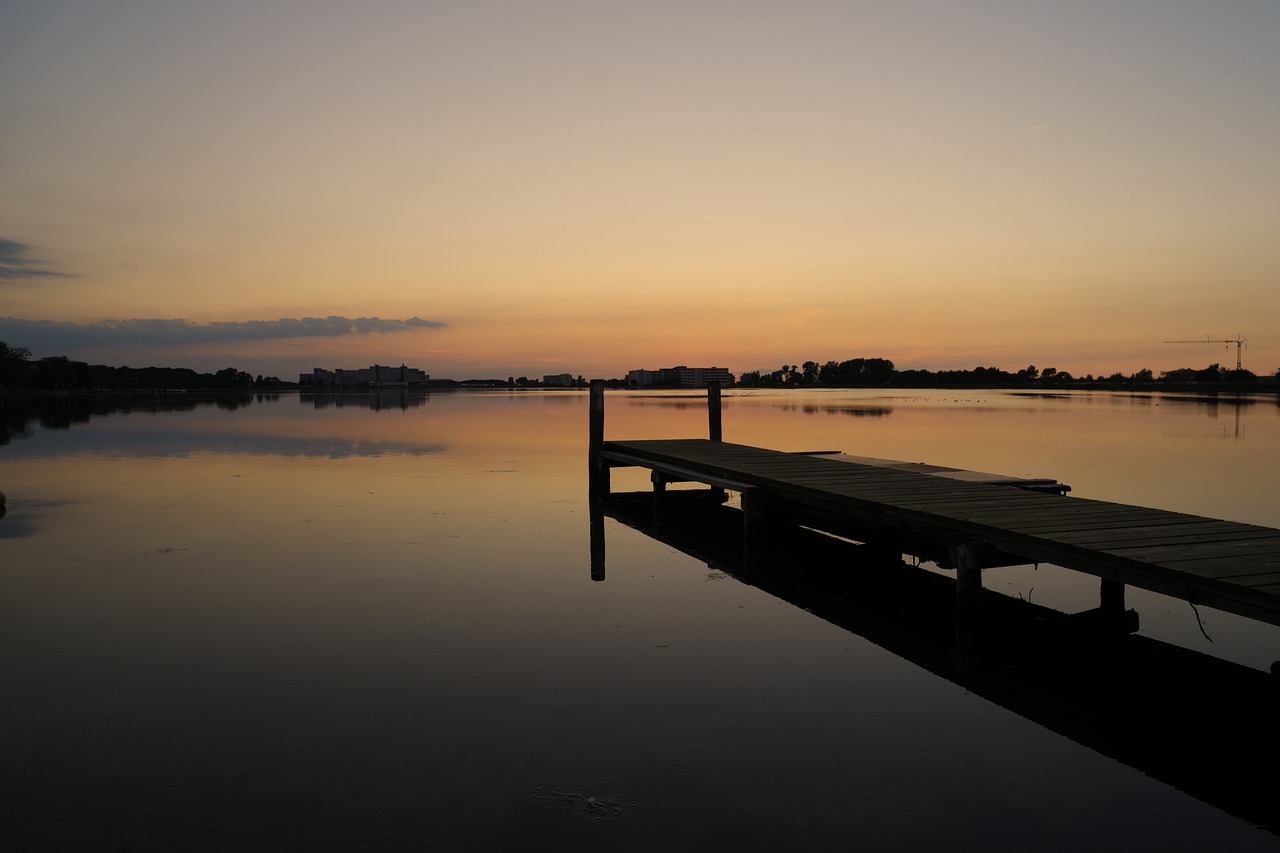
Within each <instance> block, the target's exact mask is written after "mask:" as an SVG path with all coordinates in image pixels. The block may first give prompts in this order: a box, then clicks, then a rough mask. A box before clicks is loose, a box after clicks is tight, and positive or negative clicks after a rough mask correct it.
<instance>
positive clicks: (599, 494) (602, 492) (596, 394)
mask: <svg viewBox="0 0 1280 853" xmlns="http://www.w3.org/2000/svg"><path fill="white" fill-rule="evenodd" d="M589 408H590V414H589V417H588V420H589V427H588V437H587V468H588V474H589V479H588V483H589V487H590V490H591V499H592V500H593V501H596V500H598V501H601V502H603V501H604V499H605V497H607V496H608V494H609V465H608V463H606V462H605V459H604V380H603V379H592V380H591V396H590V402H589Z"/></svg>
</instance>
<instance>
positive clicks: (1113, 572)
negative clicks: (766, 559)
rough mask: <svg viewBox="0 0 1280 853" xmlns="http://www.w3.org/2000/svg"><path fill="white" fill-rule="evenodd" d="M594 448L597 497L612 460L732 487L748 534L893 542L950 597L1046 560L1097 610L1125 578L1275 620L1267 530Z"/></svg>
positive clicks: (733, 456) (869, 474)
mask: <svg viewBox="0 0 1280 853" xmlns="http://www.w3.org/2000/svg"><path fill="white" fill-rule="evenodd" d="M596 454H597V455H596V459H597V460H598V461H597V463H596V464H598V465H600V466H603V469H604V477H603V488H604V491H605V493H606V494H607V491H608V475H607V469H608V468H612V467H621V466H641V467H645V468H648V469H650V470H651V471H652V472H653V482H654V486H655V491H656V492H658V493H661V491H662V490H663V489H664V488H665V484H666V483H667V482H671V481H678V480H687V481H696V482H700V483H703V484H706V485H709V486H712V487H715V488H723V489H731V490H734V491H738V492H740V493H741V494H742V501H743V510H744V516H745V522H746V525H747V530H748V534H750V531H751V529H752V528H753V527H755V528H756V529H760V528H763V527H766V522H768V523H772V522H773V520H775V519H777V518H778V517H786V518H787V519H788V520H790V521H793V522H795V523H799V524H801V525H803V526H807V527H812V528H814V529H818V530H824V531H828V532H833V533H837V534H840V535H845V536H849V537H850V538H854V539H856V540H857V541H862V542H868V543H872V544H884V545H886V546H890V547H894V548H899V547H900V548H901V550H900V551H899V553H910V554H915V555H917V556H924V557H926V558H928V559H936V560H938V561H939V562H940V563H941V564H943V565H944V566H946V565H948V564H949V566H948V567H951V568H955V569H956V570H957V592H958V594H959V595H960V596H961V597H964V596H965V594H966V593H965V590H966V589H969V590H974V589H980V588H981V570H982V569H983V568H987V567H991V566H995V565H1008V564H1010V563H1051V564H1053V565H1056V566H1061V567H1063V568H1067V569H1072V570H1075V571H1079V572H1084V573H1088V574H1090V575H1095V576H1097V577H1099V578H1101V579H1102V581H1103V584H1102V605H1103V608H1104V609H1106V608H1108V607H1109V606H1110V607H1113V608H1114V607H1116V606H1117V605H1119V607H1120V609H1122V608H1123V588H1124V587H1123V585H1133V586H1137V587H1140V588H1143V589H1148V590H1151V591H1153V592H1157V593H1161V594H1165V595H1169V596H1173V597H1176V598H1179V599H1184V600H1187V601H1190V602H1192V603H1194V604H1204V605H1207V606H1210V607H1215V608H1218V609H1220V610H1224V611H1229V612H1232V613H1237V614H1240V615H1242V616H1246V617H1248V618H1252V619H1257V620H1260V621H1266V622H1270V623H1272V624H1278V625H1280V530H1276V529H1273V528H1267V527H1259V526H1255V525H1250V524H1241V523H1237V522H1232V521H1222V520H1218V519H1212V518H1205V517H1202V516H1196V515H1188V514H1185V513H1178V512H1169V511H1166V510H1159V509H1149V508H1146V507H1140V506H1131V505H1127V504H1119V503H1110V502H1107V501H1100V500H1090V499H1085V498H1077V497H1067V496H1065V495H1063V494H1059V493H1056V492H1055V491H1053V490H1048V491H1046V490H1044V489H1029V488H1016V487H1013V486H1016V485H1017V483H1016V481H1015V482H1014V483H1010V484H1001V483H994V482H973V481H968V480H966V479H964V478H956V477H942V476H937V475H936V473H922V472H920V471H913V470H909V469H908V468H904V467H893V466H886V465H883V464H864V463H858V462H854V461H848V460H838V459H833V458H828V457H826V456H823V455H811V454H795V453H786V452H782V451H777V450H768V449H765V448H759V447H749V446H746V445H740V444H732V443H728V442H723V441H718V440H708V439H658V440H640V441H602V442H601V443H600V445H599V448H598V450H597V451H596ZM1032 482H1037V481H1032ZM1038 482H1044V481H1038ZM1048 482H1049V483H1052V482H1053V481H1048Z"/></svg>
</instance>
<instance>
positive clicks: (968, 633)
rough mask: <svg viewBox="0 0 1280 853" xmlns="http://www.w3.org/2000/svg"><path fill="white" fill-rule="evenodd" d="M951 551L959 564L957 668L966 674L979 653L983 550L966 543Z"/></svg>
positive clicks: (951, 554) (956, 565) (954, 561)
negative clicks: (979, 608) (979, 609)
mask: <svg viewBox="0 0 1280 853" xmlns="http://www.w3.org/2000/svg"><path fill="white" fill-rule="evenodd" d="M949 550H950V552H951V553H950V558H951V562H952V564H953V565H955V567H956V669H957V671H958V672H959V673H960V674H961V675H967V674H968V673H969V672H970V671H971V670H972V667H973V665H974V661H975V660H976V658H977V655H978V648H977V646H978V634H979V630H980V622H979V615H978V604H979V602H980V601H981V600H982V563H981V555H980V550H981V549H980V548H979V547H978V546H976V545H971V544H963V545H955V546H952V547H951V548H950V549H949Z"/></svg>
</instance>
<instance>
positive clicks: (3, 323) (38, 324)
mask: <svg viewBox="0 0 1280 853" xmlns="http://www.w3.org/2000/svg"><path fill="white" fill-rule="evenodd" d="M444 325H445V323H442V322H440V321H439V320H424V319H422V318H421V317H409V318H408V319H405V320H391V319H387V320H384V319H382V318H380V317H355V318H351V317H333V316H331V317H298V318H291V317H284V318H281V319H279V320H244V321H240V322H213V323H193V322H191V321H190V320H162V319H132V320H101V321H98V322H96V323H66V322H58V321H53V320H25V319H22V318H19V317H0V340H2V341H7V342H9V343H12V344H14V345H16V346H26V347H30V348H32V349H40V350H47V349H79V348H83V347H101V346H131V345H138V344H142V345H152V346H172V345H178V344H203V343H225V342H228V341H268V340H278V339H285V338H338V337H345V336H348V335H373V334H388V333H391V332H407V331H412V330H414V329H437V328H440V327H442V326H444Z"/></svg>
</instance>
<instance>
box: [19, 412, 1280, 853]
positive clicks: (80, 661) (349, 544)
mask: <svg viewBox="0 0 1280 853" xmlns="http://www.w3.org/2000/svg"><path fill="white" fill-rule="evenodd" d="M24 405H26V404H24ZM32 405H33V404H32ZM87 406H88V404H77V403H76V402H74V401H67V400H62V401H57V402H56V403H55V404H51V406H50V408H49V409H47V410H42V411H36V410H28V409H25V408H21V407H20V405H19V403H17V402H15V401H12V400H0V413H3V415H4V421H3V422H0V430H4V432H0V437H3V438H7V439H8V440H7V443H5V444H3V445H2V446H0V491H3V492H4V493H6V494H7V496H8V513H7V515H6V516H5V517H3V518H0V590H2V593H0V675H2V681H3V691H2V692H0V803H2V804H3V805H0V810H2V811H3V813H4V818H3V820H2V821H0V823H3V824H4V827H5V828H4V831H3V834H4V835H5V836H6V837H7V838H8V839H10V841H9V843H8V845H7V846H8V849H14V850H59V849H65V850H81V849H102V850H108V849H118V850H142V849H155V850H219V851H221V850H240V849H245V850H248V849H262V850H290V849H293V850H316V849H337V850H384V849H386V850H434V849H510V850H525V849H553V848H554V849H584V850H585V849H608V850H655V849H688V850H711V849H717V850H718V849H737V850H784V849H785V850H831V849H864V850H919V849H926V848H928V849H938V848H943V849H985V850H1025V849H1038V850H1079V849H1084V848H1099V847H1101V848H1103V849H1157V848H1165V849H1218V850H1226V849H1231V850H1248V849H1260V850H1261V849H1275V848H1276V847H1277V846H1278V845H1277V840H1278V839H1277V837H1276V835H1274V834H1271V833H1270V832H1268V831H1266V830H1263V829H1260V828H1258V827H1255V826H1253V825H1251V824H1250V823H1249V822H1247V821H1246V820H1243V819H1240V818H1238V817H1234V816H1232V815H1230V814H1228V813H1227V812H1226V811H1223V810H1221V809H1220V808H1218V807H1216V806H1214V805H1210V804H1208V803H1206V802H1203V801H1202V800H1201V799H1197V798H1196V797H1193V796H1190V795H1188V794H1186V793H1183V792H1181V791H1180V790H1178V789H1176V788H1175V787H1172V786H1171V785H1168V784H1166V783H1164V782H1161V781H1157V780H1156V779H1154V778H1152V777H1151V776H1149V775H1147V774H1146V773H1144V772H1143V771H1142V770H1140V769H1136V768H1134V767H1130V766H1127V765H1126V764H1124V763H1121V762H1119V761H1117V760H1115V759H1113V758H1111V757H1108V756H1106V755H1104V754H1101V753H1099V752H1095V751H1094V750H1092V749H1090V748H1087V747H1085V746H1082V745H1080V744H1079V743H1076V742H1075V741H1073V740H1071V739H1069V738H1067V737H1064V736H1062V735H1060V734H1057V733H1056V732H1055V731H1052V730H1050V729H1049V728H1046V727H1045V726H1044V725H1041V724H1040V723H1038V722H1035V721H1033V720H1029V719H1027V718H1024V717H1023V716H1020V715H1019V714H1016V713H1013V712H1012V711H1009V710H1006V709H1005V708H1003V707H1001V706H1000V705H997V704H995V703H993V702H991V701H988V700H987V699H985V698H983V697H982V696H980V695H977V694H976V693H974V692H971V691H969V690H966V689H965V688H964V687H961V686H959V685H957V684H955V683H953V682H951V681H949V680H946V679H944V678H941V677H939V676H938V675H935V674H933V673H931V672H930V671H928V670H926V669H924V668H921V667H919V666H917V665H915V664H913V663H911V662H909V661H907V660H904V659H902V658H900V657H898V656H896V655H894V654H891V653H890V652H888V651H886V650H885V649H883V648H881V647H880V646H878V645H875V644H874V643H872V642H870V641H868V640H866V639H864V638H863V637H862V636H859V635H858V634H856V633H851V632H850V631H848V630H845V629H844V628H841V627H838V626H836V625H834V624H831V623H830V622H828V621H826V620H824V619H823V618H820V617H819V616H817V615H815V614H814V613H811V612H808V611H807V610H805V609H803V608H801V607H797V606H795V605H794V604H791V603H788V602H787V601H784V600H781V599H779V598H775V597H774V596H773V595H770V594H769V593H767V592H764V591H762V590H761V589H759V588H757V587H755V586H751V585H748V584H745V583H741V582H739V581H738V580H735V579H734V578H733V577H731V576H730V575H728V574H726V573H725V572H723V571H719V570H716V569H714V568H713V567H711V566H709V565H708V564H707V563H706V562H704V561H701V560H699V559H695V558H694V557H691V556H688V555H686V554H685V553H682V552H681V551H679V550H676V549H675V548H672V547H670V546H669V545H666V544H663V543H662V542H659V541H657V540H655V539H653V538H650V537H649V536H647V535H645V534H644V533H642V532H640V531H638V530H635V529H633V528H632V527H629V526H626V525H623V524H621V523H619V522H617V521H615V520H613V519H612V518H610V519H606V521H605V526H604V527H605V541H606V543H607V545H606V548H607V579H606V580H605V581H604V582H598V581H593V580H592V577H591V547H590V541H589V530H590V518H589V515H590V514H589V503H588V494H587V481H586V474H587V464H586V449H587V448H586V443H587V401H586V394H585V392H520V393H514V392H512V393H508V392H506V391H499V392H483V393H476V392H452V393H433V394H430V395H416V396H407V397H405V396H401V395H399V394H389V395H382V396H374V397H370V396H349V397H340V398H334V397H319V398H312V397H306V396H303V397H299V396H296V395H282V396H279V397H265V398H264V397H253V398H249V397H245V398H242V399H240V400H238V401H234V402H228V401H221V402H214V401H212V400H207V401H199V402H196V401H188V400H186V398H183V397H169V398H164V399H162V400H159V401H158V402H156V401H152V402H147V403H142V404H139V405H137V406H133V407H129V406H124V405H122V404H119V403H117V402H113V401H108V402H100V403H98V404H96V406H97V410H96V411H90V410H89V409H88V408H87ZM32 418H34V419H32ZM705 434H706V410H705V403H704V401H703V400H701V399H698V398H696V397H682V396H680V395H670V394H668V395H659V394H650V395H641V394H629V393H628V394H624V393H610V394H609V395H608V400H607V415H606V435H607V437H609V438H614V439H623V438H672V437H688V436H703V435H705ZM724 437H725V440H727V441H734V442H740V443H745V444H756V445H761V446H766V447H772V448H776V449H780V450H843V451H845V452H848V453H852V454H857V455H863V456H878V457H886V458H893V459H903V460H909V461H923V462H932V463H936V464H943V465H950V466H955V467H961V468H970V469H975V470H982V471H992V472H999V473H1004V474H1016V475H1024V476H1032V477H1053V478H1056V479H1058V480H1060V481H1062V482H1065V483H1068V484H1070V485H1071V486H1072V488H1073V491H1072V494H1074V495H1078V496H1083V497H1091V498H1101V499H1106V500H1113V501H1122V502H1129V503H1136V504H1142V505H1147V506H1156V507H1161V508H1165V509H1172V510H1179V511H1184V512H1191V513H1197V514H1202V515H1208V516H1213V517H1218V518H1226V519H1232V520H1237V521H1244V522H1250V523H1254V524H1262V525H1268V526H1276V527H1280V501H1276V500H1275V495H1276V483H1277V482H1280V407H1278V406H1277V404H1276V400H1275V398H1274V397H1260V398H1246V399H1239V400H1234V399H1233V400H1213V399H1209V398H1197V397H1194V396H1188V395H1165V396H1151V395H1140V396H1136V395H1127V394H1116V393H1085V392H1071V393H1066V394H1052V395H1029V394H1017V393H1011V392H1000V391H971V390H961V391H892V390H888V391H886V390H876V391H812V392H732V391H730V392H726V396H725V400H724ZM613 479H614V489H615V491H626V490H630V489H636V490H639V489H644V488H646V487H647V477H646V474H645V473H644V472H639V471H617V472H615V473H614V478H613ZM984 583H985V584H986V586H987V587H988V588H990V589H995V590H998V591H1000V592H1002V593H1004V594H1006V595H1008V596H1011V597H1014V598H1024V599H1031V600H1032V601H1034V602H1036V603H1038V604H1042V605H1046V606H1049V607H1053V608H1055V609H1059V610H1064V611H1078V610H1084V609H1087V608H1091V607H1095V606H1096V604H1097V594H1098V593H1097V581H1096V579H1092V578H1087V577H1082V576H1079V575H1074V574H1072V573H1069V572H1065V571H1063V570H1059V569H1055V568H1054V567H1049V566H1040V567H1038V568H1037V567H1030V566H1027V567H1016V568H1008V569H995V570H990V571H988V572H987V573H986V576H985V578H984ZM1127 604H1128V606H1130V607H1133V608H1134V609H1136V610H1137V611H1138V612H1139V614H1140V617H1141V625H1142V627H1141V632H1140V635H1141V636H1144V637H1150V638H1152V639H1155V640H1161V641H1165V642H1168V643H1173V644H1177V645H1179V646H1182V647H1184V648H1188V649H1192V650H1194V651H1198V652H1203V653H1206V654H1208V655H1212V656H1214V657H1215V658H1218V659H1221V660H1223V661H1228V662H1231V663H1234V664H1240V665H1243V666H1246V667H1250V668H1253V669H1256V670H1265V669H1266V668H1267V667H1268V666H1269V665H1270V663H1271V662H1272V661H1274V660H1276V659H1280V629H1277V628H1276V627H1274V626H1270V625H1263V624H1258V623H1254V622H1250V621H1248V620H1245V619H1242V618H1238V617H1235V616H1231V615H1229V614H1224V613H1221V612H1218V611H1214V610H1210V609H1208V608H1204V607H1201V608H1199V611H1198V612H1196V611H1195V610H1194V609H1193V608H1192V607H1191V606H1190V605H1189V604H1187V603H1186V602H1184V601H1179V600H1175V599H1171V598H1166V597H1162V596H1157V595H1153V594H1146V593H1143V592H1141V591H1138V590H1130V591H1129V593H1128V598H1127ZM1210 638H1211V639H1210ZM1188 736H1189V737H1194V736H1195V735H1194V733H1189V734H1188ZM1171 748H1172V749H1176V744H1175V745H1172V747H1171ZM592 800H594V802H592Z"/></svg>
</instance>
